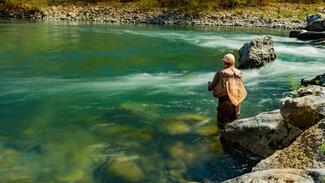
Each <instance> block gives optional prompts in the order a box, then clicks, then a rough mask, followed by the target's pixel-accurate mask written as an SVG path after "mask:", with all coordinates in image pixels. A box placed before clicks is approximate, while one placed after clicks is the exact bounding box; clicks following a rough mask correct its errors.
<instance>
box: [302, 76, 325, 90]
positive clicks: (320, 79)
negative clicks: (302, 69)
mask: <svg viewBox="0 0 325 183" xmlns="http://www.w3.org/2000/svg"><path fill="white" fill-rule="evenodd" d="M301 85H304V86H308V85H319V86H323V87H325V73H324V74H320V75H317V76H316V77H314V78H310V79H302V80H301Z"/></svg>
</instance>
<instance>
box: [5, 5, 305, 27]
mask: <svg viewBox="0 0 325 183" xmlns="http://www.w3.org/2000/svg"><path fill="white" fill-rule="evenodd" d="M0 17H5V18H30V19H37V20H50V21H52V20H61V21H81V22H109V23H146V24H175V25H205V26H244V27H269V28H284V29H300V28H303V27H305V26H306V23H305V21H303V20H300V19H297V18H268V17H265V16H261V15H255V14H250V13H249V12H248V13H245V12H241V13H238V12H232V11H222V12H213V13H201V14H199V15H191V14H186V13H181V12H180V11H178V10H169V9H163V8H158V9H155V10H151V11H144V10H142V9H141V8H139V7H138V6H137V5H136V4H132V3H129V4H118V3H117V4H112V3H111V4H109V3H102V4H88V5H87V4H86V5H84V4H83V5H70V4H69V5H57V6H49V7H44V8H40V9H38V10H29V11H27V10H22V9H3V10H1V9H0Z"/></svg>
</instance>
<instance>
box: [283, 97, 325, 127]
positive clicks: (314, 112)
mask: <svg viewBox="0 0 325 183" xmlns="http://www.w3.org/2000/svg"><path fill="white" fill-rule="evenodd" d="M280 111H281V115H282V117H283V121H284V122H286V123H288V124H291V125H293V126H296V127H298V128H300V129H307V128H309V127H311V126H313V125H315V124H316V123H317V122H318V121H320V120H321V119H322V118H323V117H324V116H325V97H324V96H315V95H307V96H304V97H299V98H289V99H286V100H285V101H284V103H283V105H282V107H281V109H280Z"/></svg>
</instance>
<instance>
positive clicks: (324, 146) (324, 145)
mask: <svg viewBox="0 0 325 183" xmlns="http://www.w3.org/2000/svg"><path fill="white" fill-rule="evenodd" d="M321 152H322V153H323V154H324V155H325V144H323V145H322V147H321Z"/></svg>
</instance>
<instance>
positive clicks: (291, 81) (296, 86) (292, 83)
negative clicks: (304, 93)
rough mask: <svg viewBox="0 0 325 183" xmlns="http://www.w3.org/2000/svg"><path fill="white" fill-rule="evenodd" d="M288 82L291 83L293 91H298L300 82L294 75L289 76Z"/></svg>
mask: <svg viewBox="0 0 325 183" xmlns="http://www.w3.org/2000/svg"><path fill="white" fill-rule="evenodd" d="M288 80H289V82H290V86H291V88H290V89H291V90H292V91H296V90H298V89H299V88H300V85H299V84H298V81H297V80H296V79H295V78H294V77H293V75H292V74H290V75H288Z"/></svg>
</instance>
